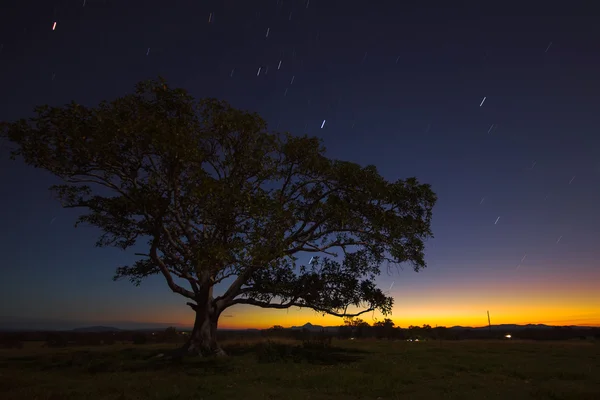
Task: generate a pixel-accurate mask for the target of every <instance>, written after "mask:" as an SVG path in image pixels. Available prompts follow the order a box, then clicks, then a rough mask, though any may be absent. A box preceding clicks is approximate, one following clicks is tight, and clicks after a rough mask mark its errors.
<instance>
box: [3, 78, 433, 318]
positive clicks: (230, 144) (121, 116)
mask: <svg viewBox="0 0 600 400" xmlns="http://www.w3.org/2000/svg"><path fill="white" fill-rule="evenodd" d="M0 128H1V129H0V132H1V135H2V136H3V137H5V138H7V139H8V140H9V141H10V142H12V144H13V145H15V146H14V147H15V148H13V149H12V151H11V156H12V157H13V158H16V157H19V158H22V159H23V160H24V161H25V163H27V164H29V165H32V166H34V167H36V168H41V169H44V170H47V171H49V172H51V173H52V174H54V175H55V176H57V177H58V178H60V179H61V180H62V183H61V184H59V185H55V186H53V187H52V188H51V190H52V191H53V192H54V193H55V194H56V195H57V196H58V198H59V199H60V201H61V202H62V205H63V206H64V207H66V208H78V209H83V210H85V213H83V214H82V215H81V216H79V218H78V220H77V224H80V223H85V224H89V225H93V226H95V227H98V228H99V229H100V231H101V232H102V234H101V236H100V237H99V239H98V242H97V245H98V246H116V247H119V248H122V249H128V248H130V247H131V246H133V245H135V244H136V243H139V242H141V243H144V242H145V243H146V245H147V249H148V251H147V252H145V253H143V254H138V255H139V256H140V259H139V260H138V261H136V262H135V263H134V264H133V265H129V266H121V267H118V268H117V271H116V275H115V279H119V278H126V279H130V280H131V282H133V283H134V284H140V282H141V281H142V280H143V279H144V278H146V277H148V276H150V275H155V274H160V275H162V276H163V277H164V279H165V280H166V282H167V284H168V286H169V288H170V289H171V290H172V291H173V292H176V293H178V294H180V295H182V296H184V297H186V298H187V299H189V302H188V304H189V305H190V306H191V307H192V308H193V309H194V310H196V312H197V313H200V311H201V310H204V311H202V312H206V313H208V314H211V313H212V314H216V318H218V315H219V314H220V313H221V312H222V311H223V310H224V309H226V308H227V307H230V306H233V305H236V304H249V305H254V306H259V307H265V308H287V307H291V306H299V307H308V308H312V309H314V310H316V311H318V312H322V313H327V314H332V315H337V316H352V315H359V314H361V313H363V312H367V311H371V310H376V309H377V310H380V311H381V312H382V313H383V314H385V315H387V314H389V313H390V312H391V310H392V305H393V299H392V298H391V297H389V296H386V295H385V294H384V293H383V292H382V291H381V289H379V288H377V286H376V282H375V280H376V277H377V275H378V274H380V271H381V268H382V267H383V266H384V265H387V266H391V265H399V264H401V263H410V264H412V267H413V268H414V270H415V271H418V270H420V269H421V268H424V267H425V266H426V263H425V260H424V241H425V240H426V239H427V238H429V237H432V232H431V229H430V222H431V217H432V208H433V206H434V204H435V202H436V196H435V194H434V192H433V191H432V190H431V188H430V186H429V185H427V184H421V183H419V182H418V181H417V179H416V178H408V179H404V180H397V181H395V182H388V181H387V180H386V179H384V178H383V177H382V176H381V175H380V174H379V173H378V171H377V169H376V167H375V166H372V165H369V166H366V167H361V166H360V165H358V164H355V163H352V162H348V161H341V160H333V159H330V158H328V157H326V155H325V148H324V147H323V145H322V142H321V140H319V139H318V138H315V137H308V136H301V137H299V136H293V135H291V134H289V133H275V132H270V131H268V130H267V125H266V123H265V121H264V120H263V119H261V118H260V117H259V116H258V115H257V114H255V113H250V112H246V111H242V110H238V109H235V108H233V107H231V106H230V105H229V104H228V103H226V102H224V101H220V100H216V99H202V100H199V101H196V100H195V99H194V98H193V97H192V96H191V95H189V94H188V93H187V92H186V91H185V90H183V89H177V88H171V87H169V86H168V85H167V82H166V81H164V80H163V79H158V80H149V81H144V82H141V83H139V84H138V85H137V86H136V90H135V92H134V93H132V94H128V95H125V96H123V97H119V98H117V99H115V100H113V101H110V102H107V101H103V102H101V103H100V104H99V105H98V106H96V107H86V106H83V105H81V104H77V103H75V102H72V103H70V104H68V105H65V106H63V107H50V106H47V105H46V106H41V107H37V108H36V109H35V116H34V117H32V118H30V119H27V120H26V119H21V120H18V121H15V122H11V123H7V122H3V123H2V125H1V127H0ZM302 253H311V254H313V255H320V256H317V257H315V258H314V261H313V262H312V263H310V264H308V265H306V264H302V265H300V263H299V262H298V260H299V258H298V257H299V256H300V255H301V254H302ZM175 278H180V279H181V280H183V282H187V285H182V284H180V283H178V282H182V281H181V280H177V279H175ZM221 282H223V283H224V284H225V283H228V282H230V283H229V286H228V287H227V289H226V290H225V291H224V293H223V294H221V295H219V296H216V295H213V287H214V285H217V284H219V283H221ZM349 306H356V307H359V308H362V311H361V312H356V313H353V314H352V313H349V312H348V307H349ZM215 326H216V322H215Z"/></svg>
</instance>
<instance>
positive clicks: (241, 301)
mask: <svg viewBox="0 0 600 400" xmlns="http://www.w3.org/2000/svg"><path fill="white" fill-rule="evenodd" d="M296 300H297V299H294V300H290V301H289V302H287V303H281V304H277V303H266V302H263V301H258V300H254V299H235V300H233V301H232V302H231V303H230V304H227V306H226V308H228V307H231V306H234V305H236V304H248V305H252V306H257V307H261V308H275V309H286V308H290V307H302V308H311V309H313V310H315V311H319V312H323V313H326V314H329V315H333V316H335V317H348V318H354V317H358V316H359V315H362V314H364V313H368V312H371V311H374V310H375V309H374V308H369V309H367V310H363V311H360V312H358V313H356V314H346V313H343V314H340V313H337V312H335V311H331V310H326V309H324V308H320V307H316V306H310V305H308V304H303V303H297V302H296Z"/></svg>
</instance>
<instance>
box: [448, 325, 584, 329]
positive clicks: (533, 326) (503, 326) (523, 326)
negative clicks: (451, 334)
mask: <svg viewBox="0 0 600 400" xmlns="http://www.w3.org/2000/svg"><path fill="white" fill-rule="evenodd" d="M570 327H571V328H589V327H587V326H570ZM553 328H556V326H552V325H544V324H527V325H516V324H500V325H492V326H491V329H492V330H493V331H494V330H495V331H498V330H511V331H518V330H523V329H553ZM449 329H453V330H463V329H470V330H473V331H481V330H486V329H490V328H489V327H488V326H479V327H476V328H474V327H472V326H453V327H451V328H449Z"/></svg>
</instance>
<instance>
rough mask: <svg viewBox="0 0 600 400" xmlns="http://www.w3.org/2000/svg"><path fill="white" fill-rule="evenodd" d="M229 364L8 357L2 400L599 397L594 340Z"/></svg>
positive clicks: (107, 349) (272, 349)
mask: <svg viewBox="0 0 600 400" xmlns="http://www.w3.org/2000/svg"><path fill="white" fill-rule="evenodd" d="M223 344H224V348H225V349H226V350H228V352H229V353H230V354H231V357H227V358H224V359H199V358H197V359H187V360H184V361H183V362H181V363H172V362H170V363H169V362H165V361H160V360H157V359H155V358H153V356H154V355H156V354H157V353H159V352H160V351H161V350H164V349H166V348H172V347H173V345H141V346H134V345H114V346H104V347H95V348H93V347H90V348H85V347H79V348H65V349H49V348H44V347H42V346H41V343H40V344H38V343H28V344H27V345H26V347H25V348H23V349H15V350H0V399H3V400H9V399H26V400H34V399H39V400H42V399H44V400H48V399H52V400H60V399H77V400H80V399H115V400H116V399H119V400H121V399H122V400H125V399H446V398H447V399H478V400H479V399H509V400H517V399H577V400H585V399H589V400H592V399H594V400H598V399H600V344H598V343H597V342H596V343H593V342H583V341H582V342H577V341H575V342H546V343H544V342H517V341H514V342H509V341H507V342H481V341H470V342H469V341H460V342H435V341H430V342H389V341H337V342H336V341H334V343H333V345H332V348H331V349H328V350H323V349H321V350H318V349H311V348H303V347H302V346H300V345H298V343H297V342H289V343H285V342H283V341H279V342H275V343H264V342H256V343H251V342H230V343H223Z"/></svg>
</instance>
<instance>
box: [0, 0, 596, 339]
mask: <svg viewBox="0 0 600 400" xmlns="http://www.w3.org/2000/svg"><path fill="white" fill-rule="evenodd" d="M4 3H6V2H4ZM373 3H374V4H373V5H367V2H364V1H333V0H310V1H309V2H307V1H306V0H302V1H295V0H294V1H292V0H279V1H277V0H269V1H250V0H248V1H242V0H235V1H234V0H230V1H202V2H194V1H177V0H175V1H168V2H167V1H164V2H159V1H145V2H141V1H114V0H107V1H104V0H87V1H83V0H78V1H53V2H42V1H37V0H36V1H16V0H11V1H8V6H7V7H6V10H7V12H4V11H3V12H2V14H3V18H2V19H3V23H2V25H0V48H1V50H0V120H7V121H12V120H15V119H17V118H21V117H28V116H31V115H32V114H33V112H32V111H33V107H34V106H35V105H39V104H46V103H47V104H51V105H61V104H65V103H67V102H70V101H72V100H75V101H77V102H79V103H82V104H84V105H86V106H93V105H95V104H97V103H98V102H99V101H101V100H104V99H106V100H111V99H113V98H115V97H117V96H121V95H124V94H125V93H127V92H131V91H132V89H133V87H134V85H135V83H136V82H138V81H140V80H143V79H148V78H156V77H157V76H159V75H160V76H162V77H164V78H166V79H167V80H168V81H169V83H170V85H171V86H176V87H183V88H185V89H187V90H188V91H189V92H190V93H191V94H193V95H194V96H196V97H197V98H202V97H217V98H220V99H224V100H227V101H228V102H230V103H231V104H232V105H233V106H235V107H238V108H242V109H247V110H252V111H256V112H258V113H259V114H260V115H262V116H263V117H264V118H265V119H266V120H267V122H268V123H269V127H270V129H273V130H280V131H289V132H291V133H294V134H299V135H300V134H305V133H306V134H309V135H315V136H319V137H321V138H322V139H323V140H324V143H325V146H326V147H327V149H328V155H330V156H331V157H334V158H341V159H346V160H350V161H354V162H357V163H360V164H362V165H367V164H375V165H376V166H377V167H378V168H379V170H380V172H381V173H382V174H383V175H384V176H385V177H386V178H387V179H390V180H395V179H398V178H406V177H409V176H416V177H417V178H418V179H419V180H420V181H422V182H426V183H430V184H431V185H432V187H433V190H434V191H435V192H436V193H437V194H438V197H439V200H438V204H437V206H436V208H435V209H434V219H433V232H434V235H435V239H433V240H431V241H430V242H428V247H427V253H426V255H427V262H428V268H427V269H426V270H424V271H423V272H420V273H418V274H417V273H414V272H413V271H411V270H410V268H406V269H405V270H403V271H400V272H399V273H394V274H392V275H388V274H387V273H386V272H384V273H383V275H382V277H381V285H382V287H386V288H387V287H389V286H390V285H391V283H392V282H394V285H393V288H392V289H391V292H392V293H393V294H394V297H395V299H396V306H395V307H394V313H393V315H392V317H393V319H394V321H395V322H396V323H397V324H399V325H401V326H406V325H409V324H415V325H418V324H424V323H428V324H431V325H434V324H438V325H458V324H461V325H468V324H472V325H478V324H481V325H483V324H485V323H487V317H486V315H485V313H486V310H490V313H491V314H492V316H493V317H495V321H493V322H496V323H528V322H531V323H556V324H563V323H564V324H570V323H574V324H592V325H600V311H599V310H600V294H599V293H600V292H598V291H597V283H598V282H599V281H600V263H599V261H598V259H599V257H598V256H599V254H600V250H599V247H598V243H599V239H600V211H599V205H600V134H599V133H598V127H599V126H600V112H599V110H600V95H599V93H600V75H599V72H598V71H600V24H598V23H597V22H598V15H592V13H590V11H589V10H588V11H587V12H584V11H583V10H582V11H581V12H579V14H578V15H579V16H575V15H577V13H576V12H574V11H573V12H571V11H569V10H565V9H563V10H552V9H550V8H548V7H547V6H545V5H544V6H543V7H539V8H538V9H537V11H535V12H534V11H531V10H526V9H519V10H515V9H512V10H511V9H505V10H502V9H500V8H498V9H494V10H491V9H485V8H483V7H484V6H483V3H477V4H479V8H472V7H469V8H461V7H458V6H450V3H447V5H445V6H440V5H437V6H434V4H435V3H429V6H427V7H425V6H422V7H420V6H417V4H425V2H404V1H380V2H373ZM375 3H377V5H375ZM444 3H445V2H443V3H442V2H440V3H439V4H444ZM536 13H537V14H536ZM541 13H543V15H542V14H541ZM569 15H571V16H569ZM54 22H56V28H55V30H53V24H54ZM484 99H485V101H484ZM323 121H325V124H324V125H323ZM322 125H323V126H322ZM1 146H2V149H0V154H1V155H2V156H1V157H0V179H1V180H2V182H3V185H2V187H3V190H2V205H3V207H1V208H0V218H1V221H2V223H1V225H0V236H1V238H2V241H1V242H0V243H1V244H0V246H1V249H2V252H3V260H2V269H3V279H2V280H1V281H0V293H2V302H0V316H1V317H2V318H4V320H6V321H9V320H10V321H12V319H11V318H20V319H23V321H25V320H27V321H29V322H31V321H37V322H35V323H38V324H41V322H40V321H41V320H42V319H44V320H55V321H58V320H65V321H67V320H68V321H71V322H70V323H73V324H76V323H83V322H86V323H87V322H90V323H92V322H93V323H114V324H117V323H120V324H122V325H123V324H125V322H126V321H129V322H143V323H151V322H152V323H154V322H165V323H180V324H190V323H191V321H192V318H193V315H192V312H191V310H189V308H187V307H186V306H185V300H184V299H183V298H180V297H179V296H177V295H174V294H172V293H170V291H169V289H168V288H167V286H166V284H165V283H164V282H163V281H162V280H161V279H162V278H161V277H155V278H152V279H150V280H149V281H147V282H146V283H144V284H142V286H141V287H139V288H136V287H133V286H132V285H130V284H129V283H128V282H126V281H124V282H117V283H115V282H112V280H111V278H112V276H113V273H114V269H115V268H116V267H117V266H120V265H123V264H128V263H130V262H131V261H132V260H134V259H135V256H134V255H133V253H134V251H133V250H132V251H131V252H127V253H124V252H121V251H118V250H115V249H98V248H95V247H94V243H95V240H96V238H97V236H98V231H96V230H95V228H89V227H79V228H77V229H75V228H73V224H74V222H75V219H76V215H77V214H75V213H74V212H73V211H70V210H62V209H61V207H60V204H59V202H58V201H57V200H54V199H53V198H52V196H51V195H50V193H49V191H48V190H47V187H48V186H49V185H50V184H52V183H55V178H53V177H51V176H49V175H48V174H47V173H45V172H44V171H41V170H35V169H33V168H31V167H28V166H26V165H25V164H24V163H23V162H22V161H10V160H9V159H8V151H7V149H8V148H9V147H10V144H9V143H7V142H5V143H2V145H1ZM228 311H231V313H230V315H228V317H229V318H227V319H226V320H223V322H222V325H224V326H229V327H263V326H270V325H273V324H281V325H295V324H298V323H304V322H307V321H311V322H313V323H325V324H334V323H337V322H339V320H337V319H334V318H333V317H326V318H325V319H323V318H321V317H320V316H315V315H314V313H313V312H311V311H297V310H289V312H286V311H266V310H254V309H252V308H243V307H238V308H233V309H231V310H228ZM368 318H370V317H368ZM368 318H367V319H368ZM324 321H325V322H324ZM336 321H337V322H336ZM369 321H370V320H369ZM0 322H1V321H0ZM31 323H34V322H31Z"/></svg>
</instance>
